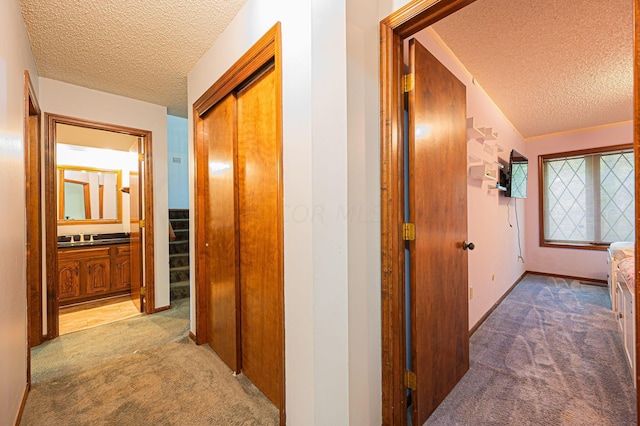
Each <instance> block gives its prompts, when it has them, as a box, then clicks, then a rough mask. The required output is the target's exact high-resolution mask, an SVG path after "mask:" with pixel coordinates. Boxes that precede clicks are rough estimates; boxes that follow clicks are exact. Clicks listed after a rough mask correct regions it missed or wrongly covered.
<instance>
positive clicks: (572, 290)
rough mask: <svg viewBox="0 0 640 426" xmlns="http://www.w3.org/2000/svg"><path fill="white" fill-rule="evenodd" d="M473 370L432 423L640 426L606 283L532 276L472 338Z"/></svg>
mask: <svg viewBox="0 0 640 426" xmlns="http://www.w3.org/2000/svg"><path fill="white" fill-rule="evenodd" d="M470 351H471V363H470V364H471V365H470V369H469V371H468V372H467V374H466V375H465V376H464V377H463V378H462V380H461V381H460V382H459V383H458V385H457V386H456V387H455V388H454V389H453V390H452V391H451V393H450V394H449V396H448V397H447V398H446V399H445V400H444V402H443V403H442V404H441V405H440V406H439V407H438V408H437V409H436V411H435V412H434V413H433V414H432V415H431V417H430V418H429V420H428V421H427V423H426V424H427V425H635V424H636V409H637V407H636V392H635V389H634V387H633V381H632V377H631V374H630V372H629V368H628V366H627V364H626V361H625V359H624V354H623V347H622V340H621V336H620V335H619V331H618V328H617V324H616V321H615V316H614V313H613V312H612V311H611V302H610V300H609V296H608V290H607V288H606V287H599V286H591V285H583V284H580V282H579V281H571V280H564V279H559V278H551V277H545V276H537V275H527V276H526V277H525V278H524V279H523V280H522V281H521V282H520V283H519V284H518V285H517V286H516V287H515V288H514V290H513V291H512V292H511V294H509V296H507V298H505V300H504V301H503V302H502V303H501V304H500V305H499V306H498V307H497V309H496V310H495V311H494V312H493V313H492V314H491V315H490V316H489V317H488V318H487V320H486V321H485V322H484V323H483V324H482V325H481V326H480V327H479V328H478V330H477V331H476V332H475V333H474V335H473V336H472V337H471V341H470Z"/></svg>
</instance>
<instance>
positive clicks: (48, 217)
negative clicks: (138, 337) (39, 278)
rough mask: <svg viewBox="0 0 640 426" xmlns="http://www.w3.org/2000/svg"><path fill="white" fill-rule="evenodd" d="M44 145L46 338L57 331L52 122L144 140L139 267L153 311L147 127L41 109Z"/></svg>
mask: <svg viewBox="0 0 640 426" xmlns="http://www.w3.org/2000/svg"><path fill="white" fill-rule="evenodd" d="M44 117H45V118H44V119H45V122H46V127H45V149H44V173H45V182H44V189H45V200H44V203H45V235H46V239H45V241H46V243H45V244H46V249H45V251H46V265H47V267H46V275H47V338H48V339H53V338H55V337H58V335H59V327H58V325H59V324H58V315H59V310H58V303H57V302H56V301H57V292H58V291H57V288H58V256H57V251H58V214H57V212H56V210H57V203H58V201H57V189H56V179H57V177H56V168H57V163H56V139H57V135H56V132H57V131H56V126H57V125H58V124H66V125H70V126H77V127H85V128H88V129H95V130H103V131H108V132H114V133H121V134H126V135H131V136H135V137H138V138H142V143H143V144H144V173H145V176H144V179H145V183H148V184H146V185H145V190H144V198H145V211H144V213H145V241H144V246H145V256H144V258H143V267H144V274H145V286H146V287H147V289H146V296H145V302H146V303H145V305H146V309H145V313H147V314H152V313H154V312H155V279H154V271H155V266H154V231H153V229H154V226H153V163H152V161H153V155H152V139H151V137H152V133H151V131H148V130H141V129H134V128H131V127H125V126H118V125H115V124H107V123H101V122H97V121H91V120H85V119H82V118H74V117H68V116H64V115H58V114H51V113H45V114H44Z"/></svg>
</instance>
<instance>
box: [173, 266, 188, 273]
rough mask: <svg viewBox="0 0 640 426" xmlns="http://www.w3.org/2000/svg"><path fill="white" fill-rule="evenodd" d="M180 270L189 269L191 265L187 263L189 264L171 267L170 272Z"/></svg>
mask: <svg viewBox="0 0 640 426" xmlns="http://www.w3.org/2000/svg"><path fill="white" fill-rule="evenodd" d="M179 271H189V265H187V266H175V267H173V268H169V272H179Z"/></svg>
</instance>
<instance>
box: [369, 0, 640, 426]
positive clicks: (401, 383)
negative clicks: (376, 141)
mask: <svg viewBox="0 0 640 426" xmlns="http://www.w3.org/2000/svg"><path fill="white" fill-rule="evenodd" d="M473 2H474V0H443V1H439V2H433V1H431V0H424V1H421V0H417V1H412V2H410V3H408V4H407V5H406V6H404V7H402V8H401V9H399V10H398V11H396V12H394V13H393V14H392V15H390V16H389V17H387V18H386V19H384V20H383V21H382V22H381V27H380V28H381V50H380V52H381V53H380V54H381V58H380V64H381V69H380V76H381V77H380V81H381V85H380V96H381V100H380V102H381V118H380V123H381V206H382V211H381V220H382V230H381V231H382V232H381V236H382V241H381V243H382V301H381V302H382V330H383V334H382V346H383V347H382V354H383V358H382V365H383V367H382V389H383V394H382V413H383V423H384V424H397V425H402V424H407V420H408V415H407V411H406V409H405V407H406V406H407V392H406V387H407V383H408V382H409V381H410V377H408V376H407V374H406V370H405V368H406V364H407V361H406V355H407V354H406V351H407V342H406V337H405V336H406V327H408V325H407V322H406V318H405V315H404V313H405V309H406V307H405V295H406V293H405V287H404V286H405V279H406V278H407V277H406V276H407V275H408V274H407V273H406V272H405V267H406V265H405V261H406V259H405V253H404V244H403V235H402V234H403V231H404V229H403V227H402V226H401V225H402V223H403V222H404V211H403V204H404V202H403V201H404V194H403V192H404V183H403V179H402V176H403V167H402V164H403V161H402V160H403V158H404V152H403V151H404V147H403V141H404V133H405V132H406V131H405V130H404V129H403V120H404V117H403V96H404V95H403V92H404V90H403V74H404V72H405V69H404V63H403V56H404V53H405V48H404V42H405V40H407V39H409V38H410V37H412V36H413V35H415V34H416V33H418V32H419V31H421V30H423V29H425V28H427V27H428V26H430V25H432V24H434V23H436V22H437V21H439V20H440V19H442V18H444V17H446V16H448V15H450V14H452V13H454V12H456V11H458V10H460V9H462V8H463V7H465V6H467V5H469V4H471V3H473ZM638 5H639V2H638V1H634V7H635V11H636V14H637V11H638ZM635 31H636V34H634V36H635V39H637V38H638V33H637V32H638V30H637V29H636V30H635ZM634 55H635V58H636V60H635V61H634V64H637V62H638V61H637V58H638V56H639V51H638V46H636V47H635V52H634ZM635 67H636V68H637V65H635ZM635 72H636V74H637V69H636V70H635ZM634 92H635V95H636V98H637V96H638V85H635V88H634ZM637 115H638V103H637V102H636V105H635V116H637ZM637 125H638V124H637V123H634V128H635V135H634V141H635V142H634V143H635V146H636V148H637V147H638V146H640V139H639V137H638V130H637ZM635 158H636V160H635V161H636V168H637V167H638V166H639V164H640V159H639V156H638V155H636V156H635ZM639 195H640V185H639V183H638V182H636V204H637V200H638V196H639ZM636 238H638V236H637V235H636ZM636 245H637V242H636ZM636 256H638V252H637V250H636ZM407 303H408V302H407ZM638 318H639V317H638V316H637V315H636V322H637V323H638V321H639V320H638ZM637 328H638V327H637ZM637 328H636V329H637Z"/></svg>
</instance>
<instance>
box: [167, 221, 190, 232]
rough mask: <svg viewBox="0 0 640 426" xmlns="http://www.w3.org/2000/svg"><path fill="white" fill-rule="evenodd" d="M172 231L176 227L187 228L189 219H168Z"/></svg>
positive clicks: (176, 228) (175, 229)
mask: <svg viewBox="0 0 640 426" xmlns="http://www.w3.org/2000/svg"><path fill="white" fill-rule="evenodd" d="M169 222H171V226H172V227H173V230H174V231H177V230H178V229H189V219H169Z"/></svg>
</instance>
